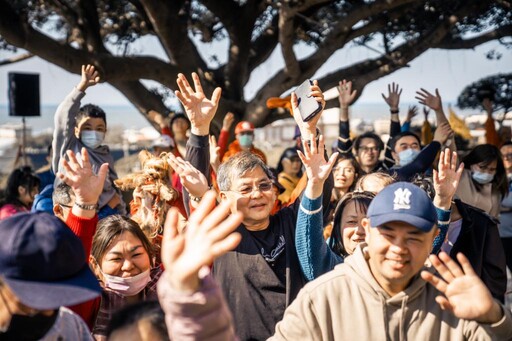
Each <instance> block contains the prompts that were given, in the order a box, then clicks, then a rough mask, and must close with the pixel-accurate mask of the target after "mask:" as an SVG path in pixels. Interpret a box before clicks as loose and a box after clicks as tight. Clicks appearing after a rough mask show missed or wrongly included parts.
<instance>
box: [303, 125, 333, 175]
mask: <svg viewBox="0 0 512 341" xmlns="http://www.w3.org/2000/svg"><path fill="white" fill-rule="evenodd" d="M324 153H325V145H324V137H323V135H320V138H319V141H318V146H317V143H316V141H315V139H311V141H310V143H309V144H308V143H305V144H304V153H302V152H301V151H300V150H299V151H298V154H299V157H300V159H301V160H302V163H303V164H304V167H305V168H306V174H307V176H308V180H309V181H311V182H322V183H323V182H324V181H325V180H326V179H327V177H328V176H329V174H330V173H331V170H332V167H333V165H334V161H335V160H336V158H337V157H338V153H334V154H332V155H331V157H330V158H329V160H328V161H326V160H325V158H324Z"/></svg>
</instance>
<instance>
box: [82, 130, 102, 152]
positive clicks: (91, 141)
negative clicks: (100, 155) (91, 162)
mask: <svg viewBox="0 0 512 341" xmlns="http://www.w3.org/2000/svg"><path fill="white" fill-rule="evenodd" d="M104 139H105V133H104V132H102V131H96V130H84V131H82V133H81V134H80V140H81V141H82V143H83V144H85V146H86V147H88V148H91V149H95V148H97V147H98V146H99V145H100V144H101V143H102V142H103V140H104Z"/></svg>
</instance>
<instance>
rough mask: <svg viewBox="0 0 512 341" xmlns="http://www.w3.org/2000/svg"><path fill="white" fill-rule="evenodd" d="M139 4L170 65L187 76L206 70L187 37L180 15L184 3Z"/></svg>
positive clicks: (149, 0) (151, 1) (153, 0)
mask: <svg viewBox="0 0 512 341" xmlns="http://www.w3.org/2000/svg"><path fill="white" fill-rule="evenodd" d="M141 3H142V5H143V6H144V9H145V11H146V13H147V15H148V17H149V19H150V21H151V24H152V25H153V28H154V29H155V32H156V34H157V36H158V38H159V39H160V42H161V43H162V46H163V47H164V50H165V52H166V54H167V56H168V57H169V59H170V60H171V63H173V64H174V65H179V66H180V68H181V70H182V71H183V72H184V73H187V74H188V73H190V72H192V71H197V70H198V69H202V70H207V69H208V68H207V65H206V63H205V62H204V60H203V59H202V58H201V55H200V54H199V52H198V51H197V48H196V47H195V45H194V43H192V41H191V40H190V38H189V37H188V28H187V24H188V23H187V18H186V16H184V15H180V11H181V10H182V7H183V6H184V5H185V1H184V0H173V1H167V2H165V5H164V4H163V3H162V2H161V1H158V0H141Z"/></svg>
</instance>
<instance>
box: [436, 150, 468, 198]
mask: <svg viewBox="0 0 512 341" xmlns="http://www.w3.org/2000/svg"><path fill="white" fill-rule="evenodd" d="M463 171H464V164H463V163H461V164H460V166H459V167H458V168H457V153H456V152H453V153H451V152H450V149H448V148H446V150H445V151H441V155H439V164H438V170H437V171H436V170H434V189H435V190H436V194H437V195H439V196H440V197H442V198H450V199H449V200H451V198H453V196H454V195H455V192H456V191H457V187H458V186H459V181H460V177H461V175H462V172H463Z"/></svg>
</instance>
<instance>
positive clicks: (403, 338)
mask: <svg viewBox="0 0 512 341" xmlns="http://www.w3.org/2000/svg"><path fill="white" fill-rule="evenodd" d="M408 299H409V297H408V296H405V297H404V299H403V300H402V307H401V308H400V310H401V311H402V314H401V315H400V325H399V328H400V341H407V334H406V333H405V314H406V311H405V309H406V307H407V301H408Z"/></svg>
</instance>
